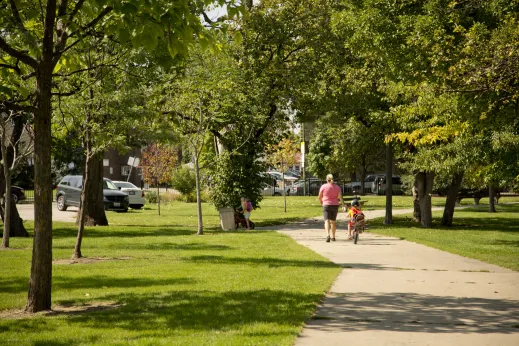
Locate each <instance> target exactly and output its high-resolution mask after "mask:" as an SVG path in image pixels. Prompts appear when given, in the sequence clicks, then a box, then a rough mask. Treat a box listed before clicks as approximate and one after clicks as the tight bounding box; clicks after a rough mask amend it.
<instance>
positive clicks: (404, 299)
mask: <svg viewBox="0 0 519 346" xmlns="http://www.w3.org/2000/svg"><path fill="white" fill-rule="evenodd" d="M317 316H319V318H316V319H314V321H312V322H311V325H312V329H323V330H328V329H329V328H332V327H333V328H334V330H337V331H339V330H340V331H380V330H389V331H393V332H415V333H416V332H424V333H469V334H474V333H478V334H486V333H496V332H500V333H506V334H511V333H518V332H519V331H518V330H517V328H516V327H514V326H515V325H517V323H519V301H515V300H503V299H488V298H459V297H450V296H434V295H426V294H414V293H394V292H392V293H387V294H386V293H385V294H372V293H361V292H359V293H348V295H347V296H345V295H343V294H340V295H339V294H337V295H336V296H333V293H332V297H329V298H327V299H326V302H325V305H324V306H323V307H320V308H319V309H318V311H317Z"/></svg>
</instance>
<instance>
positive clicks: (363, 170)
mask: <svg viewBox="0 0 519 346" xmlns="http://www.w3.org/2000/svg"><path fill="white" fill-rule="evenodd" d="M361 161H362V163H361V167H360V194H361V196H364V195H366V190H365V188H366V186H365V184H364V180H366V156H364V155H362V160H361Z"/></svg>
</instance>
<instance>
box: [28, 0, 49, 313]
mask: <svg viewBox="0 0 519 346" xmlns="http://www.w3.org/2000/svg"><path fill="white" fill-rule="evenodd" d="M55 5H56V4H55V2H54V1H49V2H48V3H47V13H55ZM52 6H54V12H53V11H52V9H51V8H50V7H52ZM47 21H49V18H47ZM53 22H54V20H52V23H53ZM47 24H48V23H46V25H47ZM52 25H53V24H52ZM47 30H48V28H46V30H45V31H46V37H45V38H44V41H45V46H44V48H43V55H44V57H43V61H42V62H41V63H40V68H39V69H38V70H37V71H36V100H35V104H36V107H37V108H36V112H35V114H34V242H33V250H32V262H31V276H30V280H29V292H28V296H27V304H26V306H25V311H27V312H38V311H43V310H50V308H51V286H52V187H51V183H52V178H51V169H50V167H51V147H52V137H51V120H52V105H51V97H52V94H51V88H52V86H51V84H52V70H53V65H52V48H49V47H48V45H47V41H49V40H50V41H52V36H51V34H50V35H49V34H48V33H47ZM49 37H50V38H49ZM50 46H52V44H51V45H50ZM49 50H50V52H49ZM49 55H50V56H49Z"/></svg>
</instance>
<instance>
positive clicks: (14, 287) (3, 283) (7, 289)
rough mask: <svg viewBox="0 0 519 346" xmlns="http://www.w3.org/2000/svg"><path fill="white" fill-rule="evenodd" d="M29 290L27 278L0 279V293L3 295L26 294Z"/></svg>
mask: <svg viewBox="0 0 519 346" xmlns="http://www.w3.org/2000/svg"><path fill="white" fill-rule="evenodd" d="M28 289H29V277H28V276H27V277H22V276H20V277H17V278H14V277H12V276H11V277H9V279H5V278H2V277H0V292H3V293H19V292H24V291H25V292H26V291H28Z"/></svg>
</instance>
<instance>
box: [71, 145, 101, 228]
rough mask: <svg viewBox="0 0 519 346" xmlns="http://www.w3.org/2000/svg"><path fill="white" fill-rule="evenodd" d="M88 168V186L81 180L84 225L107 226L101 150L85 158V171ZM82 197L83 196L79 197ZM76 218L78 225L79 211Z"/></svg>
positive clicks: (77, 224)
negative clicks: (84, 212)
mask: <svg viewBox="0 0 519 346" xmlns="http://www.w3.org/2000/svg"><path fill="white" fill-rule="evenodd" d="M86 170H88V175H89V179H88V186H86V183H85V181H83V191H82V192H81V194H83V193H85V198H86V203H85V204H84V205H85V208H86V214H85V226H108V219H107V218H106V212H105V205H104V202H103V152H100V153H97V154H95V155H93V156H92V157H91V158H88V154H87V158H86V162H85V172H86ZM81 198H83V197H81ZM80 212H81V209H80V210H79V211H78V217H77V219H76V226H79V219H80V217H79V213H80Z"/></svg>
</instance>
